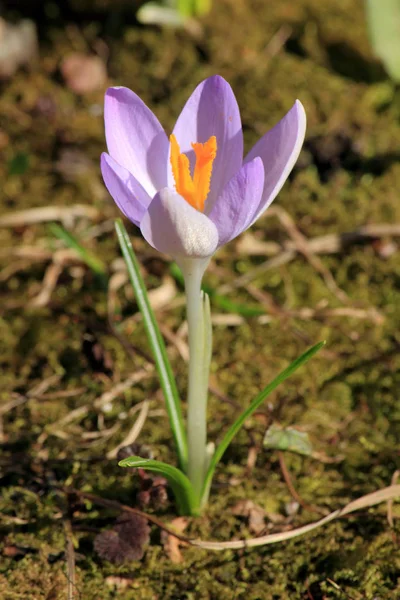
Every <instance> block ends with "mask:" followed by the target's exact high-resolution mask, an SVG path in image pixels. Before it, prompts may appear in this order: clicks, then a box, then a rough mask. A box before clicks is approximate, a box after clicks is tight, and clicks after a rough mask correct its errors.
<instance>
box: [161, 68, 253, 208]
mask: <svg viewBox="0 0 400 600" xmlns="http://www.w3.org/2000/svg"><path fill="white" fill-rule="evenodd" d="M173 133H174V135H175V136H176V139H177V140H178V143H179V145H180V148H181V152H185V153H187V155H188V157H189V159H190V163H191V168H192V172H193V168H194V152H193V150H192V146H191V144H192V142H201V143H204V142H206V141H207V140H208V139H209V138H210V137H211V136H212V135H215V137H216V138H217V156H216V158H215V161H214V165H213V171H212V176H211V187H210V193H209V196H208V198H207V203H208V204H209V205H211V206H212V204H213V203H214V202H215V200H216V199H217V198H218V196H219V194H220V193H221V192H222V190H223V188H224V186H225V185H226V183H228V181H229V180H230V179H231V177H233V176H234V175H235V174H236V173H237V172H238V170H239V169H240V167H241V165H242V161H243V135H242V123H241V120H240V113H239V107H238V105H237V102H236V98H235V96H234V94H233V91H232V89H231V87H230V85H229V84H228V83H227V82H226V81H225V79H223V78H222V77H220V76H219V75H214V76H213V77H209V78H208V79H206V80H205V81H203V82H202V83H200V84H199V85H198V86H197V88H196V89H195V90H194V92H193V94H192V95H191V96H190V98H189V100H188V101H187V102H186V104H185V106H184V108H183V110H182V112H181V114H180V115H179V118H178V120H177V122H176V125H175V127H174V131H173ZM171 177H172V175H170V178H171ZM173 184H174V181H173V180H172V179H170V181H169V186H170V187H173Z"/></svg>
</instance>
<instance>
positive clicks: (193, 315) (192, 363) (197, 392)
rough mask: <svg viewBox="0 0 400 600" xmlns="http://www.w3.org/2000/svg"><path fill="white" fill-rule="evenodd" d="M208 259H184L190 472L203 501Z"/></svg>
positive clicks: (205, 437)
mask: <svg viewBox="0 0 400 600" xmlns="http://www.w3.org/2000/svg"><path fill="white" fill-rule="evenodd" d="M207 264H208V259H207V260H200V259H185V260H184V261H180V264H179V266H180V267H181V269H182V273H183V276H184V278H185V290H186V299H187V323H188V335H189V354H190V359H189V379H188V394H187V402H188V408H187V440H188V465H187V474H188V477H189V480H190V481H191V483H192V486H193V490H194V493H195V496H196V498H197V499H198V501H199V502H200V496H201V492H202V488H203V483H204V477H205V471H206V467H207V465H206V461H207V451H206V446H207V395H208V375H209V365H210V355H211V353H210V337H209V336H210V334H209V322H208V321H209V319H208V318H207V316H206V315H205V312H206V311H205V306H204V304H205V300H204V294H203V293H202V292H201V280H202V278H203V274H204V271H205V268H206V266H207Z"/></svg>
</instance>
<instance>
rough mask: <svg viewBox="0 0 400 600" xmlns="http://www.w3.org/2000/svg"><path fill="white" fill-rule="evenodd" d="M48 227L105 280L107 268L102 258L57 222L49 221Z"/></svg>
mask: <svg viewBox="0 0 400 600" xmlns="http://www.w3.org/2000/svg"><path fill="white" fill-rule="evenodd" d="M49 229H50V231H51V233H52V234H53V235H55V236H56V237H57V238H58V239H59V240H62V241H63V242H64V243H65V245H66V246H68V248H72V249H73V250H75V252H76V253H77V254H78V255H79V257H80V258H81V259H82V260H83V262H84V263H85V264H87V266H88V267H89V268H90V269H92V271H93V272H94V273H95V274H96V275H98V276H99V277H100V278H102V279H103V281H105V278H106V276H107V269H106V266H105V264H104V263H103V261H102V260H100V259H99V258H97V256H95V255H94V254H93V253H92V252H90V251H89V250H87V249H86V248H85V247H84V246H82V244H81V243H80V242H79V241H78V240H77V239H76V238H75V237H74V236H73V235H72V234H71V233H70V232H69V231H67V230H66V229H64V227H61V225H58V223H50V225H49Z"/></svg>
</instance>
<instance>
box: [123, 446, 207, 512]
mask: <svg viewBox="0 0 400 600" xmlns="http://www.w3.org/2000/svg"><path fill="white" fill-rule="evenodd" d="M118 464H119V466H120V467H140V468H141V469H144V470H145V471H152V472H153V473H160V475H163V476H164V477H165V478H166V479H168V482H169V484H170V486H171V489H172V491H173V493H174V496H175V498H176V502H177V504H178V509H179V512H180V513H181V514H183V515H195V514H198V507H197V506H196V501H195V497H194V493H193V489H192V484H191V483H190V481H189V479H188V478H187V477H186V475H185V474H184V473H182V471H180V470H179V469H177V468H176V467H173V466H172V465H168V464H167V463H164V462H160V461H159V460H151V459H147V458H141V457H140V456H129V457H128V458H124V459H123V460H121V461H120V462H119V463H118Z"/></svg>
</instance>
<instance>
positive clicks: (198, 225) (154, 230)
mask: <svg viewBox="0 0 400 600" xmlns="http://www.w3.org/2000/svg"><path fill="white" fill-rule="evenodd" d="M140 229H141V232H142V234H143V237H144V238H145V239H146V240H147V242H148V243H149V244H151V246H153V248H156V250H159V251H160V252H165V253H166V254H170V255H171V256H172V257H173V258H177V259H179V258H186V257H187V258H206V257H209V256H212V254H214V252H215V250H216V248H217V245H218V231H217V228H216V226H215V225H214V223H213V222H212V221H211V220H210V219H209V218H208V217H207V216H206V215H205V214H203V213H202V212H199V211H198V210H196V209H195V208H193V207H192V206H191V205H190V204H189V203H188V202H186V200H185V199H184V198H182V196H180V195H179V194H177V193H176V192H175V191H174V190H171V189H169V188H164V189H162V190H161V191H159V192H158V194H156V195H155V197H154V198H153V200H152V202H151V204H150V206H149V208H148V210H147V212H146V214H145V215H144V217H143V219H142V220H141V223H140Z"/></svg>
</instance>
